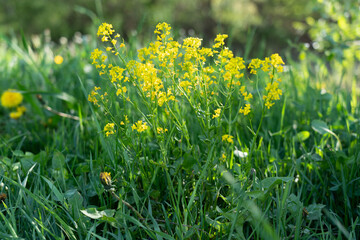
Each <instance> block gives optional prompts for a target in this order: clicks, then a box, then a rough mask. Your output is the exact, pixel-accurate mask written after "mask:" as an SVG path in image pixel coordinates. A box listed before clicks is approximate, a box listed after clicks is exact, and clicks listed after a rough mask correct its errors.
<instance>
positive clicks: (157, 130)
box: [156, 127, 168, 134]
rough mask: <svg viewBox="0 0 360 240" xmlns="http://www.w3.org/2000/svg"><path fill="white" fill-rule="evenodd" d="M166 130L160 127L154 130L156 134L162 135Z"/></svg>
mask: <svg viewBox="0 0 360 240" xmlns="http://www.w3.org/2000/svg"><path fill="white" fill-rule="evenodd" d="M167 131H168V130H167V128H162V127H158V128H157V129H156V132H157V133H158V134H163V133H166V132H167Z"/></svg>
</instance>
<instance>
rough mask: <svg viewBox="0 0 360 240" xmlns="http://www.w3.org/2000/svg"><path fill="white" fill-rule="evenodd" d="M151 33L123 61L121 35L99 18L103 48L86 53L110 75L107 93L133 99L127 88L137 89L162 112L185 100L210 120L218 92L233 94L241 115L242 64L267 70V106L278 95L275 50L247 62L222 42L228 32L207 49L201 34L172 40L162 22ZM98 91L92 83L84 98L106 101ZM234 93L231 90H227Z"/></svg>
mask: <svg viewBox="0 0 360 240" xmlns="http://www.w3.org/2000/svg"><path fill="white" fill-rule="evenodd" d="M154 33H155V34H156V35H157V37H156V40H155V41H154V42H151V43H150V44H149V45H148V46H146V47H144V48H142V49H139V50H138V55H137V58H134V59H133V60H130V61H127V60H126V59H125V58H123V54H120V52H119V47H117V46H118V45H117V41H118V38H119V37H120V35H119V34H116V33H115V31H114V29H113V26H112V25H111V24H107V23H103V24H101V26H100V27H99V29H98V33H97V35H98V36H99V37H101V40H102V41H103V42H106V43H105V44H108V45H110V46H107V47H105V51H102V50H99V49H98V48H96V49H95V50H94V51H93V52H92V53H91V59H92V64H93V65H94V66H95V67H96V69H97V70H98V72H99V75H101V76H102V75H103V77H104V78H105V79H108V80H109V83H110V84H111V86H112V87H114V88H115V91H112V92H114V93H115V94H116V96H120V97H122V98H123V99H125V100H128V101H129V102H130V103H134V102H136V101H137V100H135V99H130V96H133V95H130V94H129V92H131V93H134V92H136V93H137V94H138V96H139V97H140V99H141V101H144V102H146V104H145V105H146V106H149V107H148V108H149V110H150V111H164V112H165V113H166V114H168V115H169V112H170V113H171V112H172V111H170V110H172V109H170V108H172V107H174V105H175V104H176V103H177V102H180V101H183V100H185V101H187V102H189V103H190V104H191V106H192V107H194V109H195V108H196V109H201V110H203V109H206V111H207V112H206V114H204V116H206V117H208V118H211V117H212V119H214V118H219V117H220V115H221V111H222V110H221V108H217V107H215V106H219V96H220V97H224V99H231V98H232V97H233V96H236V98H238V100H239V101H240V103H241V104H242V107H240V109H239V113H242V114H243V115H244V116H246V115H248V114H249V113H250V112H251V106H252V105H251V102H250V101H251V100H252V99H253V95H252V93H251V92H250V91H248V89H247V85H248V84H247V82H246V81H247V79H246V77H245V74H246V68H248V69H249V70H250V73H251V74H257V72H258V71H259V70H261V71H263V72H266V73H267V74H268V75H269V77H270V80H271V81H270V82H271V83H268V85H267V87H266V89H265V90H266V95H265V96H263V100H264V105H265V106H266V107H267V108H270V107H271V106H272V105H273V104H274V101H275V100H278V99H279V96H280V95H281V94H282V92H281V90H280V89H279V84H278V82H279V80H276V81H275V79H274V75H275V73H280V72H282V71H283V65H284V62H283V60H282V58H281V57H280V56H279V55H278V54H273V55H271V56H270V57H266V58H265V59H264V60H260V59H252V60H251V62H250V64H249V65H248V66H246V65H245V61H244V59H243V58H241V57H235V56H234V53H233V52H232V51H231V50H230V49H229V48H227V47H226V46H225V40H226V38H227V37H228V35H226V34H219V35H217V36H216V38H215V40H214V43H213V45H212V46H211V47H209V48H206V47H203V46H202V39H200V38H196V37H188V38H185V39H184V40H183V42H182V43H179V42H177V41H174V40H173V38H172V37H171V27H170V25H169V24H167V23H159V24H158V25H157V26H156V29H155V31H154ZM120 48H124V49H126V48H125V45H124V43H121V44H120ZM110 53H113V55H118V58H119V59H120V60H121V61H122V65H121V67H120V66H115V65H116V64H114V62H112V58H111V54H110ZM214 63H215V64H214ZM113 64H114V65H113ZM246 75H247V74H246ZM133 88H135V89H136V91H133V90H132V89H133ZM99 90H100V88H98V87H94V89H93V90H92V91H91V93H90V94H89V96H88V100H89V101H90V102H93V103H94V104H95V105H97V106H100V104H99V103H100V102H101V103H105V102H106V100H105V101H104V98H105V97H106V94H107V93H106V92H105V93H103V94H102V93H100V91H99ZM233 93H235V94H234V95H232V94H233ZM150 108H151V109H150ZM157 108H164V109H163V110H158V109H157ZM211 109H215V110H214V113H213V114H211V113H210V112H209V111H210V110H211ZM195 111H196V110H195ZM208 120H210V119H208ZM122 123H123V122H122ZM120 125H124V123H123V124H121V123H120ZM131 128H132V130H137V131H138V132H143V131H145V130H146V129H148V125H147V123H146V122H142V121H138V122H136V123H134V124H133V125H132V127H131ZM166 131H167V129H163V128H157V129H156V132H157V133H158V134H162V133H165V132H166ZM222 139H223V141H224V142H228V143H233V137H232V136H230V135H224V136H223V137H222Z"/></svg>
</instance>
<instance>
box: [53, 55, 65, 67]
mask: <svg viewBox="0 0 360 240" xmlns="http://www.w3.org/2000/svg"><path fill="white" fill-rule="evenodd" d="M63 61H64V58H63V57H62V56H60V55H57V56H55V57H54V62H55V63H56V64H58V65H60V64H62V63H63Z"/></svg>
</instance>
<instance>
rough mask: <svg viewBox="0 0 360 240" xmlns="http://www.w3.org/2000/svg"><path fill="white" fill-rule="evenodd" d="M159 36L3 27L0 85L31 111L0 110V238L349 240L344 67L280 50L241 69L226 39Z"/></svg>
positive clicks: (354, 114)
mask: <svg viewBox="0 0 360 240" xmlns="http://www.w3.org/2000/svg"><path fill="white" fill-rule="evenodd" d="M104 30H106V29H102V31H101V32H100V33H104ZM108 30H109V29H107V31H108ZM157 31H158V34H159V38H160V39H157V40H155V41H154V42H153V43H154V44H155V45H154V46H157V48H156V47H154V48H151V45H149V43H136V44H134V43H133V44H132V45H134V46H135V45H140V44H143V45H144V46H146V47H147V48H143V50H140V53H138V52H137V49H133V48H130V47H129V46H128V44H127V43H125V42H123V41H122V40H121V38H120V37H117V38H116V39H117V42H116V43H115V42H111V39H109V43H110V44H109V45H106V44H107V43H108V42H107V41H104V42H105V43H104V42H100V41H99V42H98V43H96V40H95V36H93V39H90V40H89V38H85V37H84V38H83V41H82V42H76V41H70V42H69V43H67V44H65V45H61V46H56V45H54V44H53V43H52V42H51V41H46V39H45V38H44V40H43V41H41V42H40V45H36V46H35V45H34V43H33V42H31V41H27V40H25V39H24V40H23V42H17V41H16V40H15V39H7V38H3V39H4V40H5V41H4V44H2V45H1V48H0V52H1V53H3V54H2V57H1V58H0V72H1V73H2V76H1V79H0V86H1V89H2V91H1V94H2V93H3V92H4V91H5V90H7V89H16V90H17V91H18V92H19V93H21V94H22V95H23V101H22V103H21V104H23V105H24V106H25V107H26V109H27V110H26V112H24V113H23V115H22V116H21V117H19V118H18V119H12V118H11V117H10V116H9V114H10V112H11V110H9V109H8V108H4V107H1V108H0V114H1V115H0V132H1V135H0V192H1V193H3V194H5V195H0V196H1V200H0V201H1V206H0V217H1V224H0V238H3V239H10V238H23V239H149V238H151V239H345V238H349V239H356V238H357V237H356V236H359V234H360V233H359V231H360V230H359V223H358V221H359V203H358V198H359V195H360V189H359V186H360V185H359V184H358V183H359V179H360V174H359V170H358V169H359V161H360V155H359V149H360V144H359V132H360V127H359V106H358V101H359V96H360V94H359V92H358V91H357V82H356V76H357V75H356V72H355V70H354V67H353V66H349V65H343V64H341V63H339V62H335V61H334V62H330V63H328V62H326V61H323V59H321V58H320V57H319V56H317V55H314V54H312V53H311V52H310V51H306V54H305V55H302V58H301V60H297V59H292V58H291V57H290V56H287V55H286V53H287V52H286V51H284V53H283V54H285V55H284V56H282V57H283V59H284V60H283V61H284V62H285V64H276V63H275V62H273V63H274V64H273V63H272V62H271V58H269V59H268V63H270V64H269V66H270V67H271V68H270V69H269V71H266V70H267V69H266V66H267V63H266V61H267V60H266V59H264V60H262V61H263V62H262V61H261V62H260V66H259V67H254V68H251V67H250V68H249V66H255V65H256V64H257V62H256V61H258V60H256V61H252V60H251V59H240V57H241V56H230V55H229V54H230V53H231V52H230V49H226V48H225V46H226V45H225V42H226V39H225V38H223V35H220V36H219V38H218V39H217V41H215V42H214V45H216V44H217V45H216V46H215V47H212V46H204V47H208V49H203V50H202V48H201V47H200V45H198V43H199V40H197V39H195V38H191V39H188V40H185V41H184V42H181V41H179V42H177V41H176V40H173V39H169V38H170V37H171V35H170V29H168V26H166V25H162V28H161V29H158V30H157ZM167 32H169V34H167ZM162 34H163V35H162ZM100 35H101V36H100V37H101V38H102V37H104V36H105V37H106V36H107V35H106V34H100ZM109 36H113V35H109ZM109 36H108V37H109ZM163 36H164V37H163ZM101 38H100V39H101ZM86 39H88V40H86ZM156 41H159V42H160V43H156ZM175 42H177V43H175ZM122 44H124V45H122ZM156 44H157V45H156ZM177 44H178V45H177ZM161 46H164V48H162V47H161ZM183 46H184V47H183ZM107 47H110V48H109V49H106V48H107ZM115 47H116V48H117V49H115ZM94 48H98V49H103V50H102V51H103V54H102V55H105V53H106V52H107V53H109V54H107V59H104V58H102V57H101V55H98V56H96V57H95V55H94V54H91V52H92V51H93V49H94ZM176 48H177V49H176ZM209 49H210V50H209ZM106 50H108V51H106ZM111 51H115V52H113V53H112V52H111ZM215 51H217V52H215ZM117 52H119V54H118V55H117V54H116V53H117ZM210 52H211V53H212V54H213V55H214V56H211V55H210ZM149 53H150V54H149ZM162 53H164V55H161V54H162ZM180 53H181V54H183V55H182V56H179V54H180ZM138 54H139V55H140V56H139V55H138ZM151 54H153V55H154V57H153V56H151ZM186 54H188V55H186ZM196 54H198V55H196ZM201 54H208V55H201ZM56 56H61V57H62V61H60V58H59V57H57V58H56ZM91 56H92V59H91ZM162 56H165V57H163V58H161V57H162ZM219 56H220V57H219ZM285 56H287V57H285ZM236 57H239V58H236ZM94 58H95V59H94ZM235 58H236V59H235ZM275 58H277V57H276V56H274V59H275ZM232 59H235V60H232ZM94 61H95V64H93V65H92V64H91V63H93V62H94ZM150 61H151V62H150ZM217 61H218V62H217ZM222 61H223V62H222ZM110 63H111V64H112V66H113V67H109V64H110ZM189 63H190V64H189ZM230 63H231V64H230ZM97 64H99V65H100V67H99V68H96V65H97ZM101 64H106V66H105V67H103V66H101ZM179 64H182V65H179ZM227 64H230V65H228V67H226V66H227ZM249 64H250V65H249ZM261 64H263V65H261ZM115 66H118V67H119V68H123V70H121V69H118V68H115ZM231 66H236V68H235V69H234V68H231ZM261 66H262V67H261ZM279 66H284V71H278V70H279V69H278V68H277V67H279ZM261 68H263V69H261ZM112 69H113V71H112V72H111V71H110V70H112ZM194 69H195V70H194ZM98 70H99V71H100V73H101V71H104V72H103V74H101V76H99V75H98V72H99V71H98ZM252 70H257V73H256V75H254V74H253V73H254V72H252V73H251V71H252ZM227 72H229V73H227ZM119 73H120V74H119ZM271 75H273V76H271ZM114 76H115V79H114ZM154 76H156V77H155V78H152V77H154ZM338 76H344V79H340V81H339V79H338ZM345 76H346V77H345ZM278 78H281V80H282V81H281V82H280V81H276V80H277V79H278ZM145 80H147V81H145ZM211 81H213V83H211ZM274 82H278V85H277V86H274V85H272V84H273V83H274ZM269 84H270V85H269ZM95 86H96V87H97V88H96V89H95ZM243 86H244V87H245V88H242V87H243ZM349 86H352V88H349ZM169 90H171V91H169ZM278 90H281V94H278V98H279V99H278V98H277V97H276V99H275V98H272V97H274V96H275V93H276V92H277V93H279V92H278ZM92 92H94V94H92ZM105 92H106V94H105ZM269 93H271V94H270V95H269ZM89 94H90V97H89V96H88V95H89ZM250 94H251V97H249V96H250ZM101 96H102V97H101ZM264 96H265V98H264ZM269 96H270V97H269ZM271 96H272V97H271ZM269 99H270V100H272V101H268V104H267V100H269ZM88 100H91V102H89V101H88ZM94 103H95V104H94ZM271 103H274V105H272V104H271ZM246 104H250V106H251V108H250V109H247V108H246V107H247V105H246ZM270 105H271V106H270ZM268 107H269V108H268ZM248 110H250V112H248Z"/></svg>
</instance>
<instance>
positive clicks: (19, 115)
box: [10, 112, 23, 119]
mask: <svg viewBox="0 0 360 240" xmlns="http://www.w3.org/2000/svg"><path fill="white" fill-rule="evenodd" d="M22 115H23V113H22V112H11V113H10V117H11V118H12V119H18V118H20V117H21V116H22Z"/></svg>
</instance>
